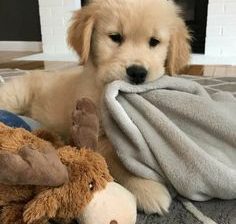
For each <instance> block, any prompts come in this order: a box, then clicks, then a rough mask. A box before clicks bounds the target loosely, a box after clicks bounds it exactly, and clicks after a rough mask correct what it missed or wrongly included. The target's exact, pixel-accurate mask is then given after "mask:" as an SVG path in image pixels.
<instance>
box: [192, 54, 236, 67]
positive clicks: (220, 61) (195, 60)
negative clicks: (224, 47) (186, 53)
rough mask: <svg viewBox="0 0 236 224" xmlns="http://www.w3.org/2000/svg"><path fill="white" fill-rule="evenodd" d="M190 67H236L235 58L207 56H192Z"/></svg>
mask: <svg viewBox="0 0 236 224" xmlns="http://www.w3.org/2000/svg"><path fill="white" fill-rule="evenodd" d="M191 64H192V65H236V55H235V56H233V55H232V56H209V55H204V54H192V57H191Z"/></svg>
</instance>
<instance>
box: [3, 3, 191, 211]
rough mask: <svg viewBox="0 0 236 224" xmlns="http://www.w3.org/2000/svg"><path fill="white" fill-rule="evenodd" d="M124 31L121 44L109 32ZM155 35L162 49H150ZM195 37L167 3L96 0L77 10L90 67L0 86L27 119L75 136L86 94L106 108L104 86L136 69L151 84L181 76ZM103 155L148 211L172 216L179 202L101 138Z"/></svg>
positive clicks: (77, 29) (78, 34)
mask: <svg viewBox="0 0 236 224" xmlns="http://www.w3.org/2000/svg"><path fill="white" fill-rule="evenodd" d="M114 32H115V33H117V32H118V33H120V34H122V36H123V38H124V40H123V42H122V43H121V44H117V43H114V42H113V41H112V40H111V39H110V37H109V35H110V34H111V33H114ZM151 37H155V38H156V39H158V40H159V41H160V44H159V45H158V46H156V47H150V46H149V40H150V38H151ZM189 39H190V36H189V33H188V30H187V28H186V26H185V24H184V22H183V20H182V19H181V18H180V16H179V9H178V8H177V7H176V6H175V5H174V3H173V2H172V1H166V0H94V1H92V3H90V4H89V5H88V6H87V7H84V8H83V9H82V10H79V11H77V12H75V15H74V18H73V21H72V25H71V27H70V29H69V37H68V42H69V44H70V45H71V46H72V47H73V48H74V50H75V51H76V52H77V53H78V54H79V56H80V62H81V64H83V67H78V68H75V69H71V70H67V71H65V72H62V71H58V72H42V71H34V72H32V74H29V75H27V76H24V77H21V78H18V79H16V80H13V81H12V82H9V83H7V84H6V85H4V86H3V87H1V89H0V107H1V108H5V109H8V110H10V111H12V112H16V113H19V114H26V115H29V116H31V117H32V118H34V119H36V120H38V121H40V122H41V123H43V124H44V125H45V126H46V127H47V128H48V129H51V130H53V131H57V132H59V133H60V134H62V135H65V136H67V135H68V134H69V127H70V118H71V112H72V110H73V107H74V105H75V102H76V100H77V99H78V98H80V97H84V96H86V97H89V98H91V99H92V100H93V101H94V102H95V104H96V105H97V106H98V108H99V107H100V101H101V96H102V93H103V90H104V85H105V84H106V83H109V82H111V81H113V80H117V79H126V68H127V67H128V66H130V65H133V64H136V65H141V66H143V67H145V68H146V69H147V70H148V76H147V81H150V80H154V79H157V78H158V77H160V76H162V75H163V74H164V73H165V71H166V72H167V73H169V74H171V75H172V74H175V73H177V72H178V71H179V70H180V69H181V68H183V67H184V66H185V65H186V64H187V62H188V59H189V51H190V47H189ZM98 151H99V152H101V153H102V154H103V155H104V156H105V158H106V160H107V162H108V164H109V166H110V169H111V173H112V175H113V176H114V177H115V178H116V179H117V181H119V182H120V183H121V184H122V185H123V186H125V187H126V188H127V189H129V190H130V191H131V192H132V193H133V194H134V195H135V196H136V197H137V199H138V205H139V208H140V209H142V210H144V211H145V212H147V213H153V212H158V213H159V214H164V213H166V212H167V211H168V208H169V205H170V202H171V197H170V195H169V193H168V191H167V189H166V187H165V186H164V185H163V184H162V183H157V182H153V181H150V180H144V179H141V178H138V177H135V176H133V175H131V174H130V173H129V172H128V171H127V170H125V169H124V168H123V166H122V164H120V162H119V160H118V158H117V156H116V155H115V153H114V151H113V149H112V146H111V144H110V143H109V141H108V140H107V138H106V137H105V136H101V138H100V142H99V147H98Z"/></svg>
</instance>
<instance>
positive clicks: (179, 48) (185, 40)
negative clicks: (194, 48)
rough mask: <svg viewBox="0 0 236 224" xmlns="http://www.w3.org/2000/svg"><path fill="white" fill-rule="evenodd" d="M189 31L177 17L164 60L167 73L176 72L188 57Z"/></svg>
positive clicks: (183, 65)
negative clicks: (165, 59)
mask: <svg viewBox="0 0 236 224" xmlns="http://www.w3.org/2000/svg"><path fill="white" fill-rule="evenodd" d="M190 40H191V37H190V33H189V30H188V28H187V27H186V25H185V23H184V21H183V20H182V19H181V18H178V19H177V20H176V22H175V25H174V27H173V30H172V33H171V38H170V44H169V50H168V56H167V61H166V72H167V73H168V74H169V75H174V74H178V72H180V71H181V69H183V68H184V67H185V66H186V65H187V64H188V62H189V59H190V52H191V47H190Z"/></svg>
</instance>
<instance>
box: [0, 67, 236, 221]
mask: <svg viewBox="0 0 236 224" xmlns="http://www.w3.org/2000/svg"><path fill="white" fill-rule="evenodd" d="M23 74H24V72H23V71H20V70H10V69H4V70H0V83H1V82H2V83H4V81H7V80H9V79H11V78H13V77H15V76H18V75H23ZM182 77H183V78H186V79H191V80H194V81H196V82H198V83H200V84H201V85H203V86H204V88H206V90H207V91H208V92H209V93H215V92H218V91H229V92H232V93H233V94H234V95H235V96H236V74H235V77H217V78H212V77H196V76H186V75H185V76H182ZM202 223H203V224H236V200H231V201H222V200H211V201H208V202H189V201H185V200H184V199H183V198H181V197H177V198H175V199H174V200H173V203H172V205H171V208H170V212H169V214H168V215H166V216H164V217H160V216H158V215H156V214H153V215H145V214H142V213H139V215H138V220H137V224H202Z"/></svg>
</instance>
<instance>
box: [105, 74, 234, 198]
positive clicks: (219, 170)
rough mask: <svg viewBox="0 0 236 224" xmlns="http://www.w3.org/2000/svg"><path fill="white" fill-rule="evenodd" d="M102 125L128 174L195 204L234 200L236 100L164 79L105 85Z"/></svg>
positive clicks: (223, 94) (225, 95) (180, 82)
mask: <svg viewBox="0 0 236 224" xmlns="http://www.w3.org/2000/svg"><path fill="white" fill-rule="evenodd" d="M103 125H104V129H105V131H106V134H107V136H108V137H109V138H110V140H111V142H112V143H113V145H114V148H115V149H116V152H117V154H118V156H119V158H120V159H121V161H122V162H123V164H124V165H125V166H126V168H127V169H128V170H130V171H131V172H132V173H134V174H136V175H137V176H141V177H144V178H148V179H153V180H159V181H164V182H166V183H167V184H169V186H170V187H171V188H173V189H175V191H176V192H178V193H179V194H180V195H182V196H184V197H186V198H188V199H193V200H198V201H204V200H209V199H211V198H220V199H235V198H236V99H235V98H234V96H233V95H231V94H230V93H227V92H218V93H215V94H212V95H209V94H208V93H207V91H206V90H205V89H204V88H203V87H202V86H201V85H200V84H198V83H196V82H193V81H190V80H186V79H182V78H176V77H168V76H164V77H162V78H160V79H159V80H157V81H155V82H152V83H148V84H145V85H140V86H134V85H130V84H128V83H125V82H123V81H115V82H113V83H112V84H109V85H108V86H107V89H106V92H105V97H104V106H103Z"/></svg>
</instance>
